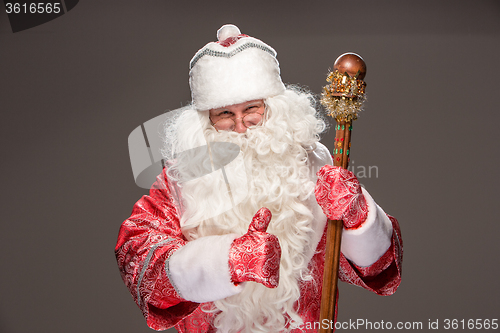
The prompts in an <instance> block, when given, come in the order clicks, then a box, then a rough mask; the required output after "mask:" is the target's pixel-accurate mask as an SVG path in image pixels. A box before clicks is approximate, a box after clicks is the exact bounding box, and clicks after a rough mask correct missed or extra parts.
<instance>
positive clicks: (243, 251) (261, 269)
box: [229, 208, 281, 288]
mask: <svg viewBox="0 0 500 333" xmlns="http://www.w3.org/2000/svg"><path fill="white" fill-rule="evenodd" d="M271 216H272V215H271V211H269V209H267V208H261V209H259V211H258V212H257V214H255V216H254V217H253V219H252V222H251V223H250V226H249V227H248V232H247V233H246V234H244V235H243V236H241V237H239V238H236V239H235V240H234V241H233V243H232V244H231V248H230V249H229V272H230V273H231V279H232V281H233V283H234V284H238V283H241V282H245V281H254V282H258V283H262V284H263V285H264V286H266V287H268V288H276V287H277V286H278V282H279V273H280V258H281V247H280V243H279V241H278V237H276V236H274V235H271V234H268V233H267V232H266V230H267V226H268V225H269V222H270V221H271Z"/></svg>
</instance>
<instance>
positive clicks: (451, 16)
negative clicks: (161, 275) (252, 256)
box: [0, 0, 500, 333]
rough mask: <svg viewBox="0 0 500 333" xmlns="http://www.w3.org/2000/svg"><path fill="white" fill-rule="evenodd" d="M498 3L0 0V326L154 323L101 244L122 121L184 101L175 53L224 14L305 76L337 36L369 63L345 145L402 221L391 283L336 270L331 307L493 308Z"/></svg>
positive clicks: (464, 311) (109, 220) (134, 191)
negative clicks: (21, 7)
mask: <svg viewBox="0 0 500 333" xmlns="http://www.w3.org/2000/svg"><path fill="white" fill-rule="evenodd" d="M499 14H500V3H499V2H498V1H411V2H410V1H356V2H349V1H310V2H309V3H306V2H305V1H301V2H299V1H254V2H251V1H247V2H244V3H243V2H238V1H234V0H233V1H226V2H225V1H211V2H208V1H199V2H196V1H184V2H180V1H158V0H156V1H132V0H120V1H118V0H114V1H110V0H108V1H90V0H89V1H81V2H80V3H79V4H78V5H77V6H76V7H75V8H74V9H73V10H72V11H70V12H69V13H68V14H66V15H63V16H62V17H60V18H58V19H56V20H54V21H51V22H48V23H46V24H44V25H41V26H38V27H35V28H32V29H29V30H26V31H23V32H19V33H15V34H13V33H12V31H11V30H10V26H9V23H8V19H7V16H6V14H5V13H4V12H3V11H2V12H1V13H0V109H1V112H2V113H1V114H2V117H1V121H0V124H1V125H0V126H1V131H0V133H1V137H2V140H1V145H2V148H1V149H2V150H1V151H2V155H1V156H2V162H1V164H0V171H1V172H0V175H1V177H2V184H1V195H2V197H1V201H0V202H1V203H2V206H1V219H2V222H1V223H2V224H1V226H2V228H1V233H0V238H1V239H0V241H1V246H2V251H1V252H0V263H1V266H2V267H1V274H0V295H1V296H0V304H1V305H0V332H6V333H15V332H51V333H55V332H120V333H126V332H149V331H150V329H148V328H147V326H146V325H145V322H144V320H143V318H142V316H141V313H140V311H139V309H138V308H137V307H136V305H135V304H134V302H133V300H132V298H131V296H130V295H129V292H128V291H127V289H126V288H125V286H124V284H123V283H122V281H121V279H120V276H119V273H118V269H117V266H116V263H115V259H114V253H113V248H114V245H115V242H116V236H117V232H118V228H119V226H120V224H121V222H122V221H123V220H124V219H126V218H127V216H128V214H129V213H130V212H131V209H132V206H133V204H134V203H135V201H137V200H138V199H139V198H140V196H141V195H143V194H145V193H146V192H147V191H146V190H144V189H141V188H138V187H137V186H136V185H135V183H134V180H133V177H132V171H131V167H130V161H129V156H128V147H127V138H128V135H129V133H130V132H131V131H132V130H133V129H134V128H136V127H137V126H139V125H140V124H141V123H143V122H145V121H147V120H149V119H151V118H153V117H155V116H158V115H160V114H162V113H163V112H165V111H166V110H171V109H175V108H178V107H180V106H183V105H186V104H187V103H188V102H189V99H190V93H189V87H188V62H189V60H190V59H191V57H192V56H193V55H194V53H195V52H196V51H197V50H198V49H199V48H201V47H202V46H203V45H204V44H205V43H207V42H209V41H212V40H214V39H215V32H216V30H217V29H218V28H219V27H220V26H221V25H222V24H225V23H235V24H237V25H238V26H239V27H240V28H241V30H242V32H243V33H246V34H249V35H251V36H255V37H257V38H260V39H262V40H264V41H265V42H267V43H268V44H270V45H271V46H273V47H274V48H275V49H276V50H277V52H278V58H279V60H280V64H281V70H282V77H283V80H284V81H285V82H287V83H300V84H301V85H304V86H307V87H309V88H310V89H311V90H312V91H313V92H315V93H319V92H320V90H321V87H322V86H323V85H324V84H325V81H324V79H325V76H326V73H327V70H328V68H330V67H331V66H332V64H333V61H334V60H335V58H336V57H337V56H338V55H339V54H341V53H343V52H347V51H353V52H357V53H359V54H361V55H362V56H363V57H364V59H365V61H366V63H367V66H368V74H367V77H366V81H367V83H368V87H367V92H368V95H369V97H368V98H369V100H368V102H367V111H366V112H365V113H364V114H363V115H362V117H361V118H360V119H359V120H358V121H357V122H356V123H355V127H354V134H353V135H354V137H353V147H352V157H353V160H354V162H355V165H356V166H365V167H368V166H377V168H378V177H375V176H374V175H373V174H372V177H371V178H361V179H360V180H361V182H362V183H363V184H364V185H366V187H367V188H368V190H369V191H370V192H371V194H372V195H373V197H374V198H375V200H376V201H377V202H378V203H379V204H380V205H381V206H382V207H383V208H384V209H385V210H386V211H387V212H389V213H390V214H392V215H394V216H396V217H397V218H398V219H399V221H400V224H401V229H402V233H403V239H404V245H405V246H404V250H405V255H404V265H403V282H402V284H401V287H400V289H399V290H398V291H397V293H396V294H395V295H393V296H391V297H380V296H376V295H374V294H371V293H369V292H367V291H364V290H362V289H360V288H356V287H352V286H348V285H345V284H342V285H341V287H340V288H341V290H340V292H341V298H340V311H339V318H338V319H339V321H341V322H343V321H348V320H349V319H352V320H356V319H358V318H363V319H368V320H371V321H373V322H375V321H377V322H380V321H381V320H384V322H387V321H392V322H393V323H396V322H398V321H411V322H414V321H415V322H423V324H424V328H425V327H427V323H428V320H429V319H430V320H432V321H434V320H436V319H439V320H440V327H441V328H442V324H443V320H444V319H445V318H449V319H453V318H455V319H458V320H461V319H466V320H467V319H477V318H479V319H493V318H499V313H500V312H499V309H500V306H499V304H500V303H499V296H500V293H499V291H498V288H497V286H496V282H497V280H498V279H499V278H500V274H499V268H498V253H499V242H498V239H497V238H498V236H497V234H498V232H499V231H500V228H499V226H498V214H497V212H498V207H499V205H498V204H497V201H498V194H497V192H496V190H497V188H498V185H499V176H498V174H497V166H498V165H499V162H500V158H499V150H498V143H499V139H500V130H499V128H498V126H499V120H500V117H499V113H498V106H497V104H498V101H497V99H498V94H499V92H498V88H499V85H498V81H497V80H498V76H499V74H500V70H499V66H498V61H499V55H500V39H499V34H500V20H499ZM322 141H323V142H324V143H325V144H326V145H328V146H330V147H331V146H332V133H331V132H330V133H328V134H327V135H326V136H325V137H324V138H323V140H322ZM341 331H343V330H339V332H341ZM422 331H427V329H424V330H422ZM459 331H461V329H459ZM469 331H470V330H469Z"/></svg>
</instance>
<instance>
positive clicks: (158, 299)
mask: <svg viewBox="0 0 500 333" xmlns="http://www.w3.org/2000/svg"><path fill="white" fill-rule="evenodd" d="M173 203H174V202H173V197H172V195H171V193H170V191H169V189H168V186H167V178H166V175H165V172H163V173H162V174H161V175H159V176H158V178H157V181H156V183H155V184H154V185H153V187H152V188H151V191H150V194H149V196H144V197H142V199H140V200H139V201H138V202H137V203H136V205H135V206H134V209H133V211H132V215H131V217H130V218H129V219H127V220H126V221H125V222H123V224H122V226H121V229H120V232H119V236H118V242H117V245H116V249H115V251H116V258H117V261H118V266H119V268H120V273H121V275H122V279H123V281H124V282H125V285H126V286H127V287H128V288H129V290H130V292H131V294H132V296H133V298H134V300H135V302H136V303H137V304H138V306H139V308H140V309H141V311H142V313H143V315H144V317H145V318H146V322H147V324H148V326H149V327H151V328H152V329H155V330H165V329H168V328H170V327H172V326H174V325H175V328H176V329H177V330H178V331H179V332H180V333H184V332H200V333H201V332H215V331H216V330H215V328H214V327H213V325H212V322H213V317H214V316H215V315H216V313H213V312H211V313H210V312H205V311H203V309H213V304H212V303H204V304H201V305H200V304H197V303H193V302H190V301H187V300H184V299H182V297H180V296H179V294H178V293H177V292H176V290H175V287H174V286H172V284H171V283H170V281H169V279H168V276H167V270H168V267H166V265H165V264H166V260H167V258H168V257H169V256H170V255H171V254H172V253H173V252H174V251H175V250H177V249H179V248H180V247H182V246H183V245H184V244H186V242H187V240H186V239H185V238H184V236H183V235H182V233H181V231H180V226H179V217H178V216H177V214H176V210H175V208H174V204H173ZM389 218H390V220H391V222H392V225H393V230H394V231H393V236H392V244H391V246H390V248H389V249H388V250H387V252H386V253H385V254H384V255H383V256H382V257H381V258H380V259H379V260H378V261H377V262H375V263H374V264H373V265H371V266H369V267H358V266H356V265H355V264H353V263H351V262H350V261H349V260H347V259H346V258H345V257H344V256H343V255H342V254H341V258H340V272H339V279H340V280H341V281H344V282H348V283H351V284H355V285H358V286H361V287H363V288H365V289H368V290H371V291H373V292H375V293H377V294H379V295H391V294H392V293H394V292H395V291H396V289H397V287H398V286H399V284H400V282H401V263H402V257H403V244H402V240H401V232H400V229H399V225H398V222H397V220H396V219H394V218H393V217H390V216H389ZM258 229H259V227H256V229H255V230H258ZM325 231H326V229H325ZM325 244H326V233H325V232H323V236H322V239H321V241H320V243H319V244H318V247H317V249H316V253H315V255H314V256H313V258H312V259H311V261H310V263H309V269H310V273H311V276H312V279H311V280H308V281H301V282H300V290H301V296H300V298H299V300H298V302H297V307H298V309H297V312H298V314H299V315H300V316H301V318H302V319H303V321H304V322H305V323H307V322H309V323H314V322H317V321H318V320H319V309H320V302H321V289H322V278H323V266H324V254H325ZM337 297H338V295H337ZM311 325H312V327H313V324H311ZM301 327H302V328H304V329H293V330H292V332H294V333H298V332H307V333H312V332H316V331H317V330H316V329H305V327H307V326H306V325H304V326H301Z"/></svg>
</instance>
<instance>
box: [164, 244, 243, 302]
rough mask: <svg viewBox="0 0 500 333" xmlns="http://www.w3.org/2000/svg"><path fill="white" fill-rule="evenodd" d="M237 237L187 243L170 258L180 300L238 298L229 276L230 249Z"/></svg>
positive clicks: (170, 265) (238, 290) (239, 289)
mask: <svg viewBox="0 0 500 333" xmlns="http://www.w3.org/2000/svg"><path fill="white" fill-rule="evenodd" d="M236 237H238V236H237V235H236V234H229V235H222V236H206V237H201V238H198V239H196V240H194V241H191V242H189V243H187V244H186V245H185V246H183V247H182V248H180V249H179V250H177V251H176V252H175V253H174V254H172V256H171V257H170V263H169V269H170V278H171V279H172V281H171V282H172V284H173V285H174V286H175V287H176V290H178V292H179V293H180V295H181V297H183V298H184V299H186V300H188V301H192V302H196V303H204V302H213V301H216V300H219V299H223V298H226V297H229V296H233V295H236V294H238V293H239V292H241V291H242V290H243V284H239V285H238V286H235V285H234V284H233V283H232V282H231V276H230V274H229V263H228V260H229V248H230V247H231V243H232V242H233V240H234V239H235V238H236Z"/></svg>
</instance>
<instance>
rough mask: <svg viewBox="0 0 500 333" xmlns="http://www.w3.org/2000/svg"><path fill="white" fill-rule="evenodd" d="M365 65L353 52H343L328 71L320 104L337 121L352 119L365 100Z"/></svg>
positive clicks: (356, 115) (355, 117)
mask: <svg viewBox="0 0 500 333" xmlns="http://www.w3.org/2000/svg"><path fill="white" fill-rule="evenodd" d="M365 75H366V65H365V62H364V61H363V59H362V58H361V57H360V56H359V55H357V54H355V53H344V54H343V55H341V56H340V57H338V58H337V60H335V63H334V64H333V71H331V72H330V73H328V76H327V78H326V81H327V82H329V83H330V84H329V85H327V86H325V87H323V94H322V98H321V104H323V105H324V106H325V107H326V108H327V109H328V115H329V116H331V117H333V118H335V119H336V120H337V121H352V120H356V119H357V118H358V112H359V111H361V110H362V109H363V102H364V101H365V99H366V98H365V87H366V83H365V82H364V81H363V79H364V77H365Z"/></svg>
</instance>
